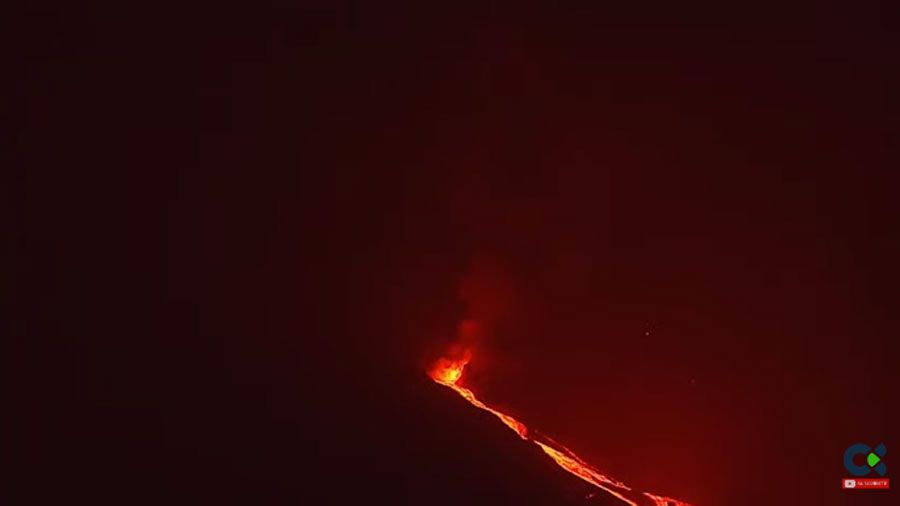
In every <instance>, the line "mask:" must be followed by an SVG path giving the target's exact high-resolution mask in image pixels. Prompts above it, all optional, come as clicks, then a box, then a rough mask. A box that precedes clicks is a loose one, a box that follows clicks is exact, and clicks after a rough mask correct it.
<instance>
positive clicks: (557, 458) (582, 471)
mask: <svg viewBox="0 0 900 506" xmlns="http://www.w3.org/2000/svg"><path fill="white" fill-rule="evenodd" d="M470 358H471V357H470V354H469V353H466V354H465V355H464V356H463V357H462V358H460V359H457V360H453V359H448V358H441V359H439V360H438V361H437V362H436V363H435V365H434V367H432V369H431V370H430V371H429V373H428V374H429V376H431V378H432V379H433V380H434V381H436V382H437V383H440V384H441V385H444V386H447V387H450V388H452V389H453V390H455V391H456V392H457V393H458V394H459V395H461V396H462V397H463V398H464V399H465V400H467V401H469V403H470V404H472V405H473V406H475V407H476V408H479V409H483V410H485V411H487V412H488V413H491V414H492V415H494V416H496V417H497V418H499V419H500V421H501V422H503V423H504V424H505V425H506V426H507V427H509V428H510V429H512V430H514V431H515V432H516V434H518V435H519V437H520V438H522V439H524V440H525V441H530V442H532V443H534V444H536V445H537V446H538V447H540V449H541V450H543V451H544V453H546V454H547V456H549V457H550V458H551V459H553V461H554V462H556V463H557V465H559V467H561V468H563V469H565V470H566V471H568V472H570V473H572V474H573V475H575V476H577V477H579V478H581V479H582V480H584V481H586V482H588V483H590V484H591V485H593V486H595V487H597V488H599V489H601V490H604V491H606V492H607V493H609V494H611V495H612V496H614V497H616V498H618V499H619V500H621V501H622V502H624V503H625V504H628V505H630V506H638V505H639V503H637V502H635V500H637V499H640V500H641V501H642V502H644V503H646V499H645V498H648V499H650V500H651V501H652V504H653V506H690V505H689V504H688V503H686V502H682V501H678V500H676V499H670V498H668V497H663V496H658V495H653V494H650V493H647V492H644V493H643V495H641V494H636V493H634V492H633V491H632V490H631V488H629V487H628V486H626V485H625V484H624V483H622V482H620V481H617V480H614V479H612V478H610V477H608V476H606V475H604V474H602V473H601V472H599V471H597V470H596V469H594V468H593V467H591V466H590V465H589V464H588V463H586V462H585V461H583V460H581V459H580V458H579V457H578V456H577V455H575V454H574V453H573V452H572V451H571V450H569V449H568V448H566V447H564V446H562V445H561V444H559V443H557V442H555V441H553V440H552V439H550V438H548V437H545V436H540V435H536V436H535V435H530V434H529V432H528V428H527V427H526V426H525V424H523V423H521V422H519V421H518V420H516V419H515V418H513V417H511V416H509V415H507V414H505V413H501V412H500V411H497V410H496V409H493V408H491V407H490V406H488V405H486V404H485V403H483V402H481V401H479V400H478V398H477V397H475V394H474V393H473V392H472V391H471V390H469V389H468V388H465V387H463V386H460V385H458V384H457V383H458V382H459V380H460V379H461V378H462V374H463V370H464V369H465V367H466V364H468V363H469V359H470ZM538 439H540V441H538ZM628 496H632V497H635V500H632V499H630V498H629V497H628Z"/></svg>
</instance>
